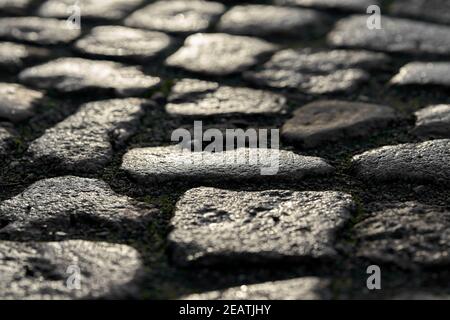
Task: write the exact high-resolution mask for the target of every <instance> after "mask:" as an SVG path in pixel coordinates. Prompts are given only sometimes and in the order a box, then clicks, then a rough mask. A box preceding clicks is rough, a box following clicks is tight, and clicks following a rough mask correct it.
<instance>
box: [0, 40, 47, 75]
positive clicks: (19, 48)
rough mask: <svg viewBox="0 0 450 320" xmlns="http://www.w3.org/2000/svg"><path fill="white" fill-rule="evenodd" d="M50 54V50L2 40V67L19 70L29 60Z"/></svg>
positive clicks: (0, 67)
mask: <svg viewBox="0 0 450 320" xmlns="http://www.w3.org/2000/svg"><path fill="white" fill-rule="evenodd" d="M48 56H49V51H48V50H47V49H43V48H36V47H31V46H26V45H23V44H17V43H12V42H0V69H6V70H9V71H17V70H19V69H20V68H22V67H23V66H24V65H25V64H26V63H27V62H29V61H37V60H40V59H44V58H46V57H48Z"/></svg>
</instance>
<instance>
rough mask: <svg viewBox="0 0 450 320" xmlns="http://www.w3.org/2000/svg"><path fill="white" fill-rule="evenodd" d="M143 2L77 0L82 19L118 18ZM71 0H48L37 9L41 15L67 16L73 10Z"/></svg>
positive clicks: (128, 0) (141, 0) (121, 17)
mask: <svg viewBox="0 0 450 320" xmlns="http://www.w3.org/2000/svg"><path fill="white" fill-rule="evenodd" d="M142 3H144V1H143V0H101V1H95V0H78V2H77V4H78V6H79V7H80V8H81V14H82V19H100V20H119V19H123V18H125V16H126V15H128V14H129V13H130V12H132V10H134V9H135V8H137V7H138V6H140V5H141V4H142ZM73 5H74V2H73V1H72V0H48V1H45V2H44V3H43V4H42V5H41V6H40V7H39V9H38V11H37V14H38V15H40V16H42V17H50V18H67V17H68V12H73V9H72V8H73Z"/></svg>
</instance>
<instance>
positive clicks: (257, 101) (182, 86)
mask: <svg viewBox="0 0 450 320" xmlns="http://www.w3.org/2000/svg"><path fill="white" fill-rule="evenodd" d="M285 107H286V98H284V97H283V96H281V95H278V94H274V93H271V92H267V91H262V90H255V89H250V88H242V87H230V86H222V85H220V84H219V83H217V82H209V81H200V80H195V79H183V80H181V81H178V82H177V83H176V84H175V85H174V86H173V88H172V91H171V93H170V95H169V103H168V104H167V105H166V111H167V113H169V114H173V115H188V116H202V115H203V116H209V115H218V114H219V115H226V114H270V113H272V114H273V113H280V112H283V111H284V109H285Z"/></svg>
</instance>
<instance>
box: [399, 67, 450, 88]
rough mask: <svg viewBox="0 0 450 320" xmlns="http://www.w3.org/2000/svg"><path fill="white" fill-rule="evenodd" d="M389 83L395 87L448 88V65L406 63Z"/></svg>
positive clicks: (449, 70)
mask: <svg viewBox="0 0 450 320" xmlns="http://www.w3.org/2000/svg"><path fill="white" fill-rule="evenodd" d="M391 83H392V84H395V85H440V86H447V87H450V63H448V62H411V63H408V64H406V65H405V66H403V67H402V68H401V69H400V71H399V73H398V74H397V75H395V76H394V77H393V78H392V80H391Z"/></svg>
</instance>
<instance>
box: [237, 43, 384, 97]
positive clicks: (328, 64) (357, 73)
mask: <svg viewBox="0 0 450 320" xmlns="http://www.w3.org/2000/svg"><path fill="white" fill-rule="evenodd" d="M388 61H389V59H388V57H387V56H385V55H384V54H380V53H372V52H367V51H352V50H331V51H330V50H319V51H314V50H312V49H303V50H292V49H287V50H282V51H280V52H278V53H276V54H274V55H273V57H272V58H271V59H270V60H269V61H268V62H266V63H265V64H263V65H262V66H260V67H258V68H256V70H254V71H248V72H245V73H244V77H245V79H247V80H248V81H250V82H253V83H256V84H259V85H264V86H269V87H274V88H292V89H298V90H300V91H304V92H306V93H311V94H324V93H333V92H340V91H351V90H353V89H355V88H356V87H357V86H358V85H359V84H361V83H362V82H363V81H366V80H367V79H368V77H369V75H368V73H366V72H365V71H363V70H362V68H364V69H371V68H374V67H377V66H378V67H379V66H383V65H384V64H386V63H387V62H388Z"/></svg>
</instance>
